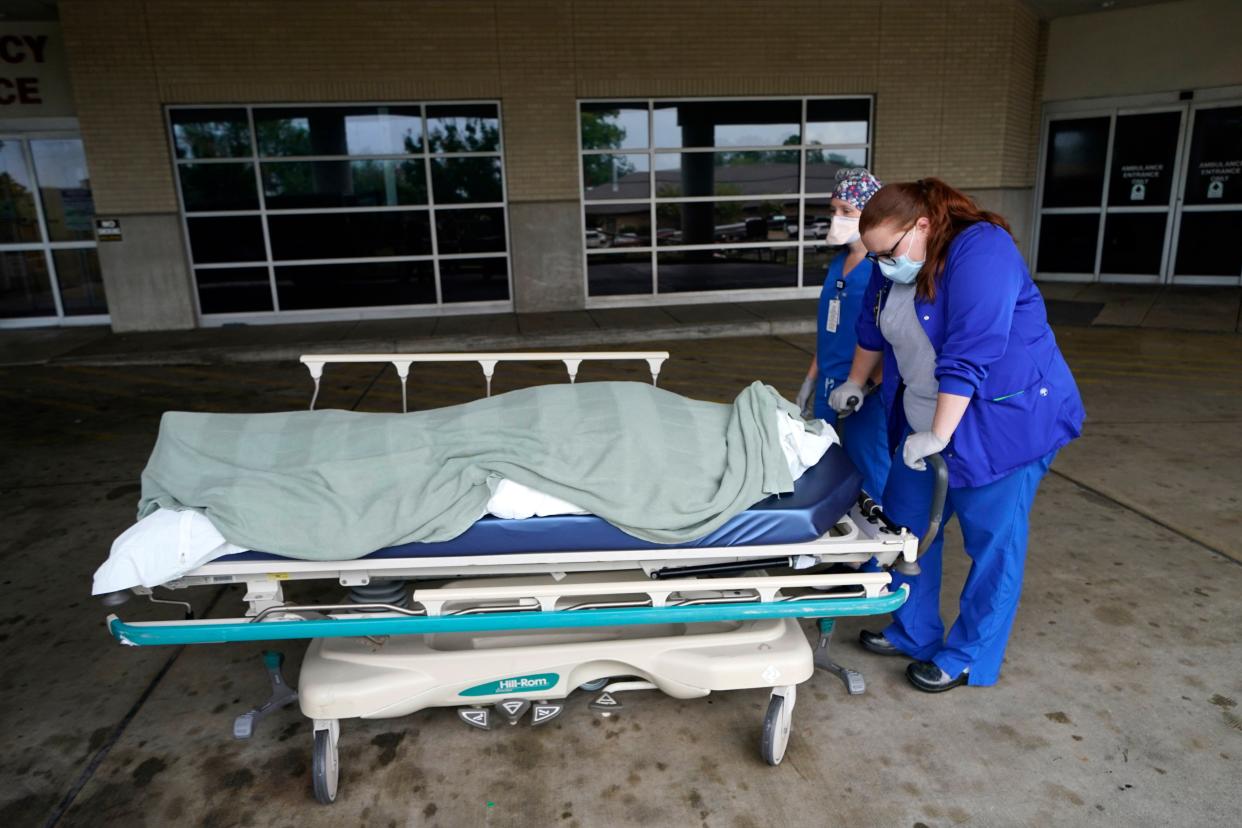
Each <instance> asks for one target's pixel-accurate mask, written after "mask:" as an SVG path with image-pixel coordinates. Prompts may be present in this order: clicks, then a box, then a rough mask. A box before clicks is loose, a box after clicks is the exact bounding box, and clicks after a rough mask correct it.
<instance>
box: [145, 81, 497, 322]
mask: <svg viewBox="0 0 1242 828" xmlns="http://www.w3.org/2000/svg"><path fill="white" fill-rule="evenodd" d="M470 105H488V106H494V107H495V108H496V118H497V133H498V141H497V146H496V149H495V150H489V151H483V152H430V151H429V148H430V143H429V136H428V134H427V132H428V128H427V124H428V118H427V109H428V107H437V106H470ZM313 107H322V108H325V109H356V108H365V107H405V108H417V109H418V110H419V117H420V118H421V121H422V127H421V132H422V147H421V151H420V152H417V153H377V154H359V155H343V154H342V155H296V156H294V155H290V156H283V155H281V156H272V155H260V154H259V147H258V133H257V131H256V129H255V110H256V109H282V108H288V109H308V108H313ZM204 109H225V110H227V109H241V110H244V111H245V113H246V123H247V128H248V130H249V136H250V154H249V155H245V156H239V157H221V158H178V157H177V148H176V135H175V132H174V129H173V113H174V112H176V111H178V110H204ZM164 126H165V134H166V137H167V140H168V151H169V158H170V160H171V162H172V175H173V184H174V186H175V188H176V192H177V211H178V217H179V219H180V222H181V233H182V238H183V240H184V247H185V257H186V266H187V267H188V268H189V272H190V279H191V285H192V287H193V291H192V293H193V299H194V312H195V315H196V316H197V318H198V320H199V324H200V325H202V326H203V327H218V326H221V325H227V324H231V323H236V322H251V323H286V322H287V323H296V322H319V321H339V320H351V319H385V318H400V317H420V316H455V315H463V314H475V313H497V312H505V311H512V310H513V307H514V299H513V244H512V239H511V235H510V219H509V189H508V175H507V174H506V170H505V135H504V109H503V106H502V104H501V101H500V100H499V99H473V100H421V101H404V100H403V101H396V100H393V101H328V102H323V101H300V102H285V103H262V102H252V103H213V104H167V105H165V106H164ZM435 158H498V159H499V160H500V197H501V200H500V201H488V202H472V203H466V204H441V205H437V204H436V202H435V193H434V184H433V182H432V169H431V168H432V160H433V159H435ZM364 160H365V161H385V160H402V161H409V160H421V161H422V165H423V175H424V177H425V181H426V186H427V199H426V203H424V204H398V205H384V206H378V207H373V206H363V207H357V206H354V207H299V208H284V209H281V208H269V207H268V206H267V194H266V192H265V189H264V184H263V165H264V164H265V163H268V164H271V163H281V162H290V163H310V162H315V161H345V162H348V161H364ZM238 163H248V164H250V165H251V166H252V167H253V174H254V179H255V189H256V194H257V197H258V209H247V210H201V211H194V212H189V211H187V210H186V203H185V194H184V192H183V191H182V186H181V174H180V168H181V167H182V166H185V165H191V164H238ZM483 209H499V210H500V211H501V216H502V222H503V237H504V250H502V251H492V252H486V253H443V254H442V253H440V252H439V246H438V243H437V239H436V213H437V211H445V212H447V211H452V210H466V211H469V210H483ZM377 212H424V213H426V214H427V216H428V224H429V226H430V228H431V252H430V253H428V254H418V255H407V256H357V257H336V258H326V259H325V258H309V259H288V260H285V259H281V260H276V259H274V258H273V256H272V240H271V233H270V231H269V228H268V222H267V217H268V216H288V215H318V214H327V213H377ZM224 216H234V217H236V216H257V217H258V218H259V220H260V226H261V228H262V232H263V245H264V249H265V253H266V260H265V261H229V262H211V263H205V264H195V263H194V256H193V253H192V251H191V247H190V232H189V219H191V218H212V217H224ZM491 258H496V259H504V260H505V273H506V277H505V278H506V284H507V288H508V293H509V298H508V299H507V300H480V301H471V302H449V303H446V302H445V301H444V298H443V297H444V291H443V290H442V286H441V278H440V262H441V261H442V260H451V259H491ZM407 261H429V262H431V263H432V268H433V274H434V278H435V302H434V303H423V304H415V305H367V306H360V307H348V306H345V307H334V308H314V309H293V310H289V309H286V310H282V309H281V307H280V297H279V294H278V291H277V284H276V270H277V268H283V267H291V266H292V267H297V266H315V265H332V264H367V263H375V264H381V263H384V262H407ZM243 267H254V268H266V270H267V274H268V285H269V288H270V291H271V298H272V309H271V310H264V311H238V312H229V313H204V312H203V310H202V306H201V302H200V297H199V289H198V276H197V272H196V271H198V270H224V269H232V268H243Z"/></svg>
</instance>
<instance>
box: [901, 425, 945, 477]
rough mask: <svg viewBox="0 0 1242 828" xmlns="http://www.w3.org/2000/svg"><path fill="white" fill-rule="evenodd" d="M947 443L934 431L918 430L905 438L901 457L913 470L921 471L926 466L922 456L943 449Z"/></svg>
mask: <svg viewBox="0 0 1242 828" xmlns="http://www.w3.org/2000/svg"><path fill="white" fill-rule="evenodd" d="M948 444H949V441H948V440H942V439H940V437H938V436H937V435H936V432H934V431H919V432H916V433H914V434H911V435H910V436H909V437H907V438H906V444H905V445H904V446H903V447H902V449H901V459H902V460H904V461H905V462H906V465H907V466H909V467H910V468H912V469H914V470H915V471H922V470H923V469H925V468H927V461H926V460H924V459H923V458H924V457H926V456H927V455H929V454H935V453H936V452H938V451H943V450H944V447H945V446H947V445H948Z"/></svg>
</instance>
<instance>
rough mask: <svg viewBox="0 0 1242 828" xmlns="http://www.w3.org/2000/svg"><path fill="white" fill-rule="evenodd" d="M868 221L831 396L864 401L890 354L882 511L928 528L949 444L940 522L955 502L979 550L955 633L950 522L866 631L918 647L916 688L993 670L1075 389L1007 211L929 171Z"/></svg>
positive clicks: (993, 676)
mask: <svg viewBox="0 0 1242 828" xmlns="http://www.w3.org/2000/svg"><path fill="white" fill-rule="evenodd" d="M859 230H860V232H861V234H862V241H863V244H865V245H866V247H867V250H868V251H869V253H868V257H869V258H871V259H872V260H873V261H875V263H876V264H877V265H878V268H877V272H876V273H875V274H874V275H873V277H872V279H871V283H870V285H869V287H868V290H867V294H866V296H865V297H864V300H863V301H864V306H863V307H864V312H863V313H862V314H861V315H860V316H859V320H858V329H857V332H858V348H857V349H856V351H855V353H854V360H853V364H852V365H851V367H850V372H849V378H848V380H847V381H846V382H845V383H843V384H842V385H839V386H837V387H836V388H835V389H833V392H832V395H831V397H830V398H829V405H831V406H832V407H833V408H834V409H836V410H837V411H844V410H846V408H848V407H850V404H851V402H853V403H854V404H855V405H856V406H857V405H861V404H862V401H863V400H864V396H863V394H862V390H861V389H862V385H863V383H864V382H865V381H866V379H867V377H868V376H870V375H871V373H872V372H873V371H874V370H875V367H876V366H877V365H878V364H879V363H880V362H881V361H883V364H884V382H883V386H882V389H881V397H882V400H883V405H884V406H885V411H886V414H887V422H888V433H889V443H890V446H891V447H892V448H893V449H894V451H895V452H896V454H895V457H894V460H893V465H892V471H891V472H890V474H889V478H888V483H887V485H886V487H885V490H884V509H885V511H886V512H887V513H888V514H889V516H890V517H891V518H892V519H893V520H895V521H896V522H898V523H900V524H903V525H905V526H908V527H910V528H911V529H912V530H914V531H915V532H917V533H920V534H921V533H922V532H923V531H925V530H926V528H927V524H928V521H929V517H928V509H929V501H930V492H931V487H932V479H931V478H932V475H931V474H930V473H928V472H927V470H926V463H925V459H924V458H926V457H927V456H929V455H931V454H935V453H940V454H941V456H942V457H943V458H944V460H945V463H946V464H947V465H948V468H949V493H948V498H947V502H946V505H945V515H944V517H945V522H947V521H948V519H949V517H950V516H951V515H954V514H955V515H956V516H957V519H958V523H959V524H960V526H961V529H962V536H963V540H964V545H965V547H966V554H967V555H969V556H970V558H971V561H972V563H971V569H970V575H969V577H968V578H967V579H966V585H965V587H963V589H962V596H961V604H960V611H959V614H958V618H957V621H956V622H954V624H953V626H952V628H951V629H950V630H949V632H948V635H947V636H946V635H945V630H944V624H943V622H942V621H941V619H940V575H941V550H942V547H943V543H944V536H943V532H944V527H943V524H942V526H941V529H940V534H938V535H937V537H936V539H935V541H934V543H933V544H932V545H931V547H930V548H929V549H928V550H927V552H926V553H925V554H924V556H923V557H922V558H920V559H919V560H920V564H921V567H922V573H921V574H920V575H917V576H913V577H905V576H902V575H900V574H897V573H894V584H895V585H899V584H901V583H908V584H909V587H910V597H909V599H908V600H907V601H906V603H905V604H904V605H903V606H902V607H901V609H899V610H898V611H897V612H895V613H893V622H892V624H890V625H889V626H888V627H887V628H886V629H885V630H884V631H883V632H882V633H873V632H868V631H863V633H862V634H861V636H860V641H861V643H862V645H863V646H864V647H865V648H866V649H868V650H871V651H872V652H875V653H880V654H882V655H906V656H909V657H910V658H913V659H914V660H915V661H914V663H913V664H911V665H910V666H909V667H908V668H907V670H906V675H907V677H908V678H909V679H910V682H911V683H912V684H913V685H914V686H915V687H917V688H918V689H920V690H925V691H928V692H940V691H943V690H949V689H951V688H953V687H957V686H958V685H961V684H966V683H969V684H972V685H979V686H983V685H991V684H995V683H996V681H997V679H998V678H999V676H1000V667H1001V662H1002V660H1003V658H1004V654H1005V646H1006V644H1007V643H1008V640H1009V633H1010V630H1011V628H1012V627H1013V621H1014V617H1015V615H1016V614H1017V610H1018V598H1019V595H1020V593H1021V590H1022V573H1023V568H1024V565H1025V560H1026V543H1027V530H1028V518H1029V514H1030V509H1031V504H1032V502H1033V501H1034V499H1035V491H1036V489H1037V488H1038V486H1039V483H1040V481H1041V480H1042V479H1043V476H1044V474H1045V473H1046V472H1047V470H1048V466H1049V464H1050V463H1051V462H1052V458H1053V456H1054V455H1055V454H1056V452H1057V450H1058V449H1060V448H1061V446H1063V445H1065V444H1066V443H1068V442H1069V441H1070V440H1072V439H1074V438H1075V437H1077V436H1078V435H1079V434H1080V433H1081V430H1082V421H1083V417H1084V413H1083V407H1082V399H1081V398H1080V397H1079V394H1078V388H1077V385H1076V384H1075V383H1074V378H1073V376H1072V375H1071V373H1070V370H1069V366H1068V365H1067V364H1066V362H1065V359H1064V357H1062V355H1061V351H1060V349H1059V348H1058V347H1057V343H1056V338H1055V337H1054V336H1053V333H1052V329H1051V328H1050V327H1049V325H1048V318H1047V314H1046V312H1045V309H1044V301H1043V297H1041V296H1040V293H1039V290H1038V288H1036V287H1035V283H1034V282H1033V281H1032V280H1031V277H1030V274H1029V273H1028V272H1027V269H1026V265H1025V263H1024V262H1023V260H1022V256H1021V254H1020V253H1019V252H1018V248H1017V246H1016V245H1015V244H1014V241H1013V238H1012V236H1011V235H1010V232H1009V225H1008V223H1007V222H1006V221H1005V219H1004V218H1002V217H1001V216H999V215H996V214H995V213H990V212H987V211H985V210H981V209H979V207H978V206H977V205H976V204H975V203H974V202H973V201H972V200H971V199H970V197H969V196H967V195H965V194H964V193H962V192H960V191H958V190H955V189H954V188H953V187H950V186H949V185H948V184H946V183H944V182H943V181H941V180H939V179H936V178H926V179H923V180H921V181H915V182H910V183H903V184H890V185H888V186H886V187H883V188H882V189H881V190H880V191H879V192H878V193H876V194H875V196H873V197H872V199H871V200H870V201H869V202H868V203H867V206H866V209H864V210H863V214H862V219H861V221H860V224H859ZM868 404H873V403H868Z"/></svg>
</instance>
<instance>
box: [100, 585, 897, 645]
mask: <svg viewBox="0 0 1242 828" xmlns="http://www.w3.org/2000/svg"><path fill="white" fill-rule="evenodd" d="M908 594H909V588H908V587H907V586H906V585H904V584H903V585H902V586H901V588H900V589H899V590H897V591H896V592H893V593H890V594H888V595H881V596H879V597H876V598H866V597H863V598H812V599H808V600H806V601H767V602H761V603H753V604H701V605H692V606H684V607H618V608H616V609H595V610H561V611H555V612H497V613H481V614H479V615H434V616H402V617H388V618H374V617H368V616H366V615H364V614H361V613H359V614H358V615H351V616H349V617H347V618H325V619H310V620H305V621H260V622H251V621H146V622H139V623H129V624H127V623H126V622H124V621H122V620H121V619H120V618H117V617H116V616H115V615H111V616H109V617H108V630H109V632H111V633H112V635H113V636H115V637H116V639H117V640H118V641H120V642H121V643H122V644H130V645H133V646H138V647H148V646H157V645H171V644H228V643H231V642H236V641H287V640H292V639H300V638H353V637H357V636H386V635H420V634H426V633H453V632H482V631H489V632H495V631H503V630H550V629H565V628H574V629H581V628H587V627H614V626H616V627H621V626H629V625H635V624H695V623H703V622H710V621H751V620H756V619H761V618H840V617H844V616H852V615H880V614H882V613H886V612H892V611H893V610H895V609H897V608H898V607H900V606H901V605H902V604H904V603H905V601H906V597H907V595H908Z"/></svg>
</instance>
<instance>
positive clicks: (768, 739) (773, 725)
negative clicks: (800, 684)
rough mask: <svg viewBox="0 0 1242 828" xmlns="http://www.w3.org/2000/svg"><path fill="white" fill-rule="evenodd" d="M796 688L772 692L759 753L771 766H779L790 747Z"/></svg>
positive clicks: (765, 715) (764, 720)
mask: <svg viewBox="0 0 1242 828" xmlns="http://www.w3.org/2000/svg"><path fill="white" fill-rule="evenodd" d="M793 706H794V688H793V687H786V688H777V689H776V690H773V691H772V698H771V700H770V701H769V702H768V712H767V713H765V714H764V717H763V737H762V738H761V740H760V742H759V753H760V755H761V756H763V761H765V762H767V763H768V764H769V765H779V764H780V763H781V760H782V759H784V758H785V748H787V747H788V746H789V731H790V728H791V727H792V724H793Z"/></svg>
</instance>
